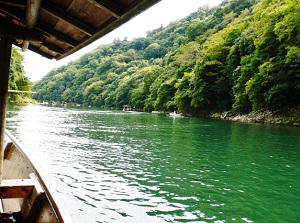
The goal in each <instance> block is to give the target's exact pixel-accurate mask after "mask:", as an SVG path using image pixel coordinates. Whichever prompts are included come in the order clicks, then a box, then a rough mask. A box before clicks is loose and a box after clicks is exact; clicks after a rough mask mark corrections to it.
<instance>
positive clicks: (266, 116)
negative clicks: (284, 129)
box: [210, 107, 300, 126]
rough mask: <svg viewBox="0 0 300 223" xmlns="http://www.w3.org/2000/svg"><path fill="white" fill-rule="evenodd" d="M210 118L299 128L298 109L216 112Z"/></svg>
mask: <svg viewBox="0 0 300 223" xmlns="http://www.w3.org/2000/svg"><path fill="white" fill-rule="evenodd" d="M210 117H212V118H220V119H225V120H232V121H239V122H249V123H250V122H251V123H260V124H276V125H291V126H300V107H297V108H290V109H286V110H275V111H271V110H264V111H252V112H250V113H248V114H236V113H233V112H231V111H226V112H222V113H218V112H216V113H211V115H210Z"/></svg>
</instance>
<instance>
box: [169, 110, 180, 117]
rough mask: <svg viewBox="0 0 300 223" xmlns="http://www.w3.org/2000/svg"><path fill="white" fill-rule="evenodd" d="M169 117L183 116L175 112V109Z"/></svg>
mask: <svg viewBox="0 0 300 223" xmlns="http://www.w3.org/2000/svg"><path fill="white" fill-rule="evenodd" d="M169 116H170V117H173V118H180V117H183V116H182V115H181V114H177V113H176V112H175V111H174V112H172V113H170V114H169Z"/></svg>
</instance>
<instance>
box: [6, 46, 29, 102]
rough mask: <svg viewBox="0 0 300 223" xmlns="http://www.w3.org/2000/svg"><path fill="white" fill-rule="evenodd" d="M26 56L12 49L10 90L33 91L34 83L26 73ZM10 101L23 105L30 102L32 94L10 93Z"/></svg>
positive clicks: (14, 48) (16, 49)
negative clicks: (24, 64) (24, 63)
mask: <svg viewBox="0 0 300 223" xmlns="http://www.w3.org/2000/svg"><path fill="white" fill-rule="evenodd" d="M23 62H24V56H23V55H22V54H21V53H20V50H19V49H18V48H16V47H13V48H12V53H11V59H10V69H9V83H8V84H9V85H8V89H9V90H19V91H31V88H32V83H31V81H30V80H29V78H28V77H26V76H25V71H24V66H23ZM8 99H9V101H10V102H15V103H23V102H29V101H31V100H30V94H24V93H21V94H20V93H9V95H8Z"/></svg>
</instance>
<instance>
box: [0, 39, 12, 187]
mask: <svg viewBox="0 0 300 223" xmlns="http://www.w3.org/2000/svg"><path fill="white" fill-rule="evenodd" d="M11 46H12V40H11V38H9V37H1V38H0V80H1V81H0V183H1V181H2V176H3V156H4V146H5V118H6V107H7V94H8V93H7V90H8V79H9V78H8V77H9V66H10V56H11Z"/></svg>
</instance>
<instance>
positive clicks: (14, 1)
mask: <svg viewBox="0 0 300 223" xmlns="http://www.w3.org/2000/svg"><path fill="white" fill-rule="evenodd" d="M0 3H3V4H6V5H12V6H18V7H20V6H23V7H25V2H24V3H22V2H20V1H19V0H0Z"/></svg>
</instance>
